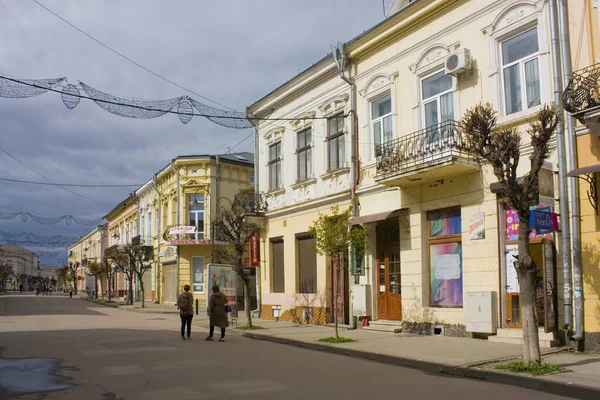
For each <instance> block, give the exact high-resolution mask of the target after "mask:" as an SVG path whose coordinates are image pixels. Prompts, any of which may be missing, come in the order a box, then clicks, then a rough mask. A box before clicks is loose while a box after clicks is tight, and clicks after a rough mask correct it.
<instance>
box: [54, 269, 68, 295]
mask: <svg viewBox="0 0 600 400" xmlns="http://www.w3.org/2000/svg"><path fill="white" fill-rule="evenodd" d="M55 271H56V277H57V278H58V285H59V286H60V285H61V283H62V286H63V289H66V287H67V275H68V273H69V268H68V267H67V266H66V265H63V266H62V267H59V268H56V270H55Z"/></svg>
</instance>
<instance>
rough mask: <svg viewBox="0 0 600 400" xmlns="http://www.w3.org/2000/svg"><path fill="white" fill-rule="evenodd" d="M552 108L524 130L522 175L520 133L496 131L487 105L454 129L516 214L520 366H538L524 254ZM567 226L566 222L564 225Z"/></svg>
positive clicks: (530, 273) (532, 274)
mask: <svg viewBox="0 0 600 400" xmlns="http://www.w3.org/2000/svg"><path fill="white" fill-rule="evenodd" d="M559 118H560V117H559V114H558V111H557V108H556V107H554V106H548V105H544V106H543V107H542V108H541V109H540V111H538V113H537V118H536V119H535V120H534V121H532V122H531V123H530V125H529V128H528V129H527V133H528V134H529V137H530V139H531V146H532V148H533V153H532V154H531V156H530V157H529V159H530V168H529V172H527V173H526V174H525V175H523V176H518V174H517V169H518V166H519V161H520V160H521V145H522V136H521V133H520V132H519V131H518V130H517V129H516V128H514V127H497V126H496V121H497V116H496V112H495V111H494V110H493V108H492V106H491V105H490V104H486V105H481V104H480V105H477V106H475V107H473V108H472V109H470V110H468V111H467V112H466V114H465V116H464V117H463V119H462V120H461V121H460V127H461V129H462V132H463V134H464V135H465V138H466V140H467V143H468V146H469V147H470V149H471V151H473V152H474V153H475V154H476V155H477V156H478V158H479V159H480V160H483V161H487V162H488V163H489V164H490V165H491V167H492V171H493V173H494V175H495V176H496V179H498V182H499V183H500V184H502V185H503V187H504V193H505V195H506V200H507V202H508V204H509V205H510V206H511V207H512V208H513V209H514V210H516V211H517V214H518V215H519V221H520V223H519V239H518V240H519V244H518V253H519V256H518V260H517V263H516V270H517V277H518V281H519V287H520V294H519V298H520V300H521V313H522V316H523V318H522V321H523V362H524V363H526V364H530V363H539V362H541V355H540V344H539V338H538V336H539V334H538V321H537V313H536V275H537V272H538V266H537V265H536V263H535V262H534V260H533V258H532V257H531V254H530V250H529V234H530V233H531V228H530V227H529V223H528V222H529V216H530V207H531V205H534V204H537V202H538V196H539V186H538V172H539V171H540V169H541V168H542V165H543V164H544V161H545V160H546V159H548V157H549V156H550V141H551V140H552V138H553V137H554V131H555V130H556V126H557V125H558V121H559ZM565 223H568V222H565Z"/></svg>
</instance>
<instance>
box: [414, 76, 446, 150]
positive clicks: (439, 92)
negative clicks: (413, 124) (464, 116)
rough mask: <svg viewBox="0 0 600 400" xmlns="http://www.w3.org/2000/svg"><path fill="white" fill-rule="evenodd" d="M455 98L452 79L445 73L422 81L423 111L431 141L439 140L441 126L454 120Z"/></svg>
mask: <svg viewBox="0 0 600 400" xmlns="http://www.w3.org/2000/svg"><path fill="white" fill-rule="evenodd" d="M453 96H454V94H453V90H452V77H451V76H449V75H446V73H445V72H444V71H439V72H436V73H434V74H432V75H430V76H428V77H426V78H423V79H422V80H421V110H422V113H423V122H424V125H425V128H426V129H427V136H428V139H429V140H430V141H433V140H439V132H440V129H439V128H440V125H443V124H444V123H446V122H448V121H452V120H454V101H453ZM442 131H443V129H442Z"/></svg>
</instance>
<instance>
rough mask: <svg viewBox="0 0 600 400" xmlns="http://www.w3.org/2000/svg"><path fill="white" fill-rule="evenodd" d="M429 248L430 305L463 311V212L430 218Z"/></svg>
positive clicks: (452, 211) (437, 213) (435, 214)
mask: <svg viewBox="0 0 600 400" xmlns="http://www.w3.org/2000/svg"><path fill="white" fill-rule="evenodd" d="M427 221H428V225H429V229H428V238H427V242H428V247H429V305H430V306H431V307H462V305H463V268H462V235H461V232H462V224H461V214H460V209H459V208H454V209H446V210H437V211H430V212H429V213H428V214H427Z"/></svg>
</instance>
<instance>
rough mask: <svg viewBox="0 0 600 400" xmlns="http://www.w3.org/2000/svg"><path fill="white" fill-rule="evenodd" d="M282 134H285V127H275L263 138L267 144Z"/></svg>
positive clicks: (279, 137)
mask: <svg viewBox="0 0 600 400" xmlns="http://www.w3.org/2000/svg"><path fill="white" fill-rule="evenodd" d="M283 132H285V126H276V127H274V128H271V129H269V130H268V131H267V132H265V134H264V135H263V137H264V138H265V140H266V141H267V143H271V142H274V141H276V140H278V139H281V138H282V137H283Z"/></svg>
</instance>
